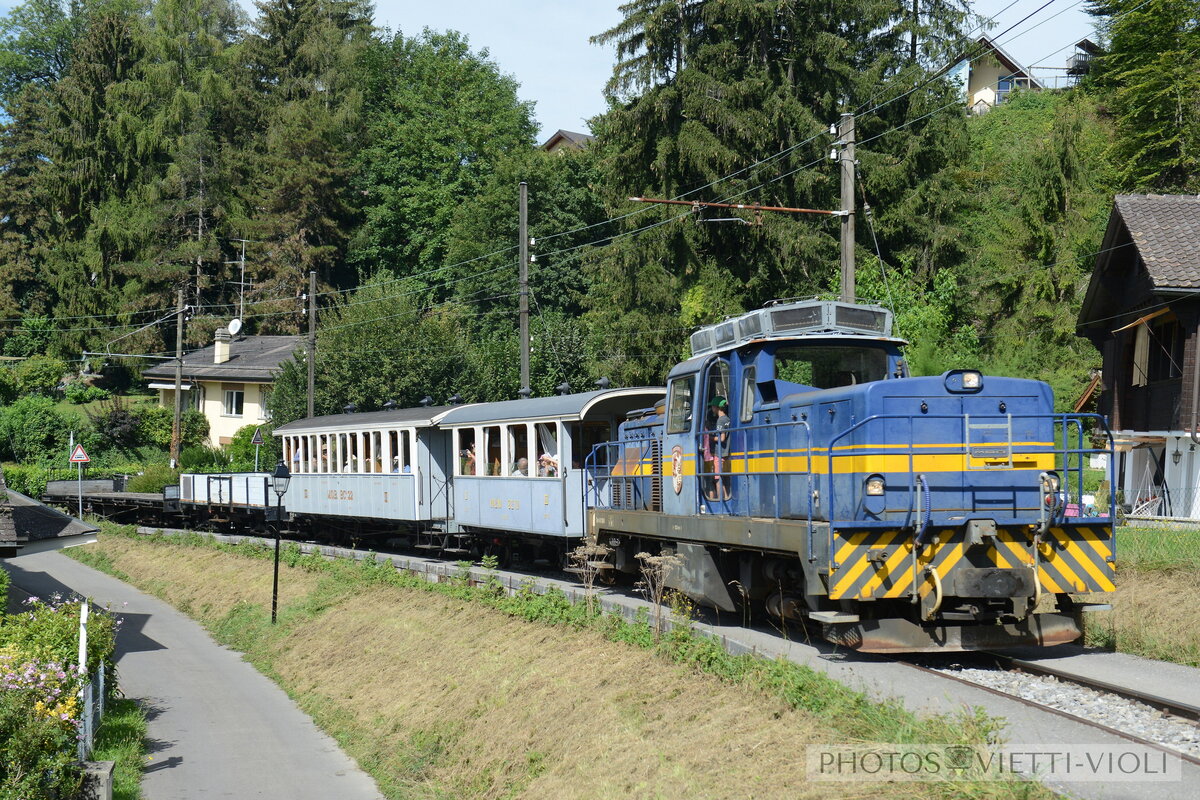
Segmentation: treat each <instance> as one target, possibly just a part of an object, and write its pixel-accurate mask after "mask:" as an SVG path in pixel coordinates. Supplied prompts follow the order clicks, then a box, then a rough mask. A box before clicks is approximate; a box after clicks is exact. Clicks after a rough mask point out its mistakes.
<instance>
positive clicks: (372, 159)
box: [351, 30, 535, 285]
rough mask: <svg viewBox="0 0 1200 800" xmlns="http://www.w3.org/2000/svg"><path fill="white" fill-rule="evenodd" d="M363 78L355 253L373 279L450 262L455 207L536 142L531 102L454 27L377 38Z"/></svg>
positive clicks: (438, 278) (438, 279) (437, 279)
mask: <svg viewBox="0 0 1200 800" xmlns="http://www.w3.org/2000/svg"><path fill="white" fill-rule="evenodd" d="M364 81H365V83H364V91H365V113H366V127H367V142H368V143H367V145H366V147H364V148H363V149H362V150H360V151H359V153H358V159H357V160H358V178H357V188H358V189H359V190H360V191H361V192H362V193H363V196H364V197H365V203H364V208H363V213H364V221H363V226H362V228H361V230H360V231H359V233H358V235H357V236H356V238H355V243H354V247H353V249H352V252H351V260H352V262H353V263H354V264H356V265H357V266H358V268H359V271H360V273H361V274H362V275H363V277H364V278H365V277H366V276H368V275H371V274H373V273H374V272H375V271H377V270H385V271H388V272H391V273H393V274H395V275H399V276H405V275H412V274H415V273H419V272H420V273H424V272H426V271H428V270H430V269H431V268H434V267H439V266H442V264H443V263H444V261H445V256H446V242H447V236H448V234H447V232H448V230H449V229H450V225H451V222H452V220H453V217H454V215H455V211H456V206H457V205H458V204H459V203H460V202H461V201H463V200H465V199H466V198H470V197H473V196H475V195H477V194H478V193H479V192H480V190H481V189H482V188H483V186H484V183H485V181H486V180H487V179H488V176H489V175H490V174H491V173H492V171H493V170H494V165H495V163H496V161H497V160H498V159H499V158H501V157H503V156H504V155H505V154H507V153H510V152H514V151H519V150H522V149H527V148H529V147H530V146H531V145H532V144H533V134H534V131H535V127H534V124H533V120H532V105H531V104H530V103H528V102H522V101H520V100H518V98H517V84H516V81H514V80H513V79H512V78H510V77H508V76H506V75H503V74H501V73H500V70H499V69H498V68H497V66H496V64H495V63H493V62H492V61H491V60H489V58H488V54H487V51H486V50H485V51H482V52H479V53H476V52H473V51H472V50H471V49H470V46H469V44H468V43H467V40H466V38H465V37H463V36H462V35H461V34H458V33H455V32H448V33H434V32H432V31H429V30H426V31H424V32H422V33H421V34H420V35H419V36H417V37H415V38H411V39H410V38H406V37H404V36H402V35H400V34H396V35H394V36H392V37H391V38H390V39H386V38H384V39H381V40H378V41H376V42H374V43H372V46H371V47H370V49H369V50H368V52H367V53H366V54H365V57H364ZM513 189H514V190H515V187H513ZM510 207H511V201H510ZM444 279H445V276H437V275H434V276H431V277H429V278H426V279H425V282H426V285H429V284H436V283H439V282H441V281H443V280H444Z"/></svg>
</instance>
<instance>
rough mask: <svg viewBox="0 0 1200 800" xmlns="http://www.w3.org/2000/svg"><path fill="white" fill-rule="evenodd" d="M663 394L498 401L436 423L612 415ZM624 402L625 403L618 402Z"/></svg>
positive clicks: (637, 390) (644, 391)
mask: <svg viewBox="0 0 1200 800" xmlns="http://www.w3.org/2000/svg"><path fill="white" fill-rule="evenodd" d="M665 394H666V389H663V388H662V387H656V386H639V387H634V388H629V389H600V390H597V391H594V392H579V393H578V394H563V395H557V396H555V397H530V398H527V399H524V400H502V401H500V402H499V403H479V404H478V405H473V406H458V407H456V408H453V409H451V410H450V411H449V412H447V413H446V414H445V416H443V417H442V418H441V419H439V420H438V422H439V424H442V425H448V426H456V425H477V424H479V423H487V422H510V421H513V420H535V419H560V420H566V421H571V420H579V419H583V418H584V417H586V416H587V415H588V413H589V412H590V411H592V410H593V409H595V408H596V407H597V406H599V405H601V404H604V405H613V406H615V407H616V408H614V410H613V413H618V414H624V413H625V412H626V411H628V410H630V409H631V408H639V407H643V406H644V405H645V404H646V399H647V398H648V397H654V398H658V397H662V396H664V395H665ZM624 399H627V400H628V402H625V403H621V402H619V401H621V400H624Z"/></svg>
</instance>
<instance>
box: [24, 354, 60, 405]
mask: <svg viewBox="0 0 1200 800" xmlns="http://www.w3.org/2000/svg"><path fill="white" fill-rule="evenodd" d="M66 372H67V365H66V364H65V363H63V362H62V361H61V360H59V359H57V358H49V357H48V356H30V357H29V358H27V359H25V360H24V361H22V362H21V363H20V364H18V365H17V367H16V373H17V385H18V386H20V388H21V392H22V393H23V394H40V395H41V396H43V397H53V396H55V395H56V394H58V384H59V383H61V382H62V379H63V375H65V374H66Z"/></svg>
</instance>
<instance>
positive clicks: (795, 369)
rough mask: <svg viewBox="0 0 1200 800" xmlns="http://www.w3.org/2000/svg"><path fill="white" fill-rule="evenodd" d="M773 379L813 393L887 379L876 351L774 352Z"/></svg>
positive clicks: (804, 348)
mask: <svg viewBox="0 0 1200 800" xmlns="http://www.w3.org/2000/svg"><path fill="white" fill-rule="evenodd" d="M775 377H776V378H778V379H779V380H782V381H788V382H789V383H798V384H800V385H801V386H812V387H813V388H816V389H836V388H837V387H839V386H854V385H855V384H859V383H869V382H871V381H881V380H883V379H884V378H886V377H887V353H886V352H885V351H883V350H881V349H879V348H877V347H846V346H839V345H825V346H812V345H792V346H787V347H780V348H779V349H778V350H776V351H775Z"/></svg>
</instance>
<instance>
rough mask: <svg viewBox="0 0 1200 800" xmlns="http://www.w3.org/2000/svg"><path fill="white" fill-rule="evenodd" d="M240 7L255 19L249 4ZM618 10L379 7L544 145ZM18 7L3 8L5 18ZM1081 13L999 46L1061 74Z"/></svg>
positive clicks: (1007, 19)
mask: <svg viewBox="0 0 1200 800" xmlns="http://www.w3.org/2000/svg"><path fill="white" fill-rule="evenodd" d="M241 2H242V5H243V6H245V7H246V8H247V9H248V10H249V11H250V12H251V13H253V4H252V2H250V0H241ZM1045 2H1046V0H1015V2H1013V0H976V2H975V9H976V11H977V12H979V13H980V14H984V15H988V16H994V17H995V18H996V23H997V24H996V26H995V27H993V28H992V33H993V34H995V33H999V32H1000V31H1003V30H1005V29H1006V28H1008V26H1010V25H1012V24H1013V23H1016V22H1017V21H1018V20H1020V19H1022V18H1023V17H1025V16H1026V15H1027V14H1030V13H1033V12H1034V11H1036V10H1037V9H1039V8H1040V7H1041V6H1042V5H1043V4H1045ZM619 4H620V0H506V1H505V2H498V0H433V2H429V0H425V2H413V0H377V1H376V14H375V19H376V24H378V25H380V26H381V27H388V28H391V29H393V30H399V31H402V32H403V33H405V34H407V35H412V34H416V33H419V32H420V30H421V29H422V28H425V27H429V28H434V29H436V30H446V29H454V30H458V31H462V32H463V33H465V34H467V36H468V37H469V39H470V42H471V46H472V47H473V48H474V49H476V50H479V49H482V48H487V50H488V51H489V53H490V54H491V57H492V59H493V60H494V61H495V62H496V63H497V64H498V65H499V67H500V69H501V70H502V71H503V72H505V73H507V74H509V75H512V76H513V77H514V78H516V79H517V81H518V82H519V83H520V84H521V98H522V99H523V100H533V101H534V102H535V103H536V104H537V105H536V108H535V113H536V116H537V120H538V123H539V124H540V125H541V133H540V137H541V139H542V140H545V139H546V138H548V137H549V136H550V134H552V133H554V131H556V130H558V129H559V128H565V129H567V130H576V131H586V130H587V125H586V122H585V120H587V119H588V118H590V117H592V116H594V115H596V114H599V113H600V112H602V111H604V95H603V89H604V84H605V82H606V81H607V80H608V77H609V74H610V73H611V71H612V63H613V52H612V49H611V48H609V47H597V46H595V45H592V44H589V43H588V37H590V36H593V35H595V34H597V33H599V32H601V31H603V30H606V29H607V28H610V27H612V26H613V25H614V24H615V23H616V22H617V21H618V20H619V19H620V13H619V12H618V11H617V7H618V5H619ZM12 5H14V4H13V3H12V2H10V1H8V0H5V1H4V2H0V13H7V11H8V9H9V8H10V7H11V6H12ZM1010 5H1011V8H1008V9H1007V10H1004V9H1005V7H1006V6H1010ZM1083 6H1084V0H1050V4H1049V5H1048V6H1047V7H1046V8H1045V10H1042V11H1039V12H1038V13H1036V14H1035V15H1034V16H1033V17H1031V18H1030V19H1029V20H1028V21H1027V22H1024V23H1022V24H1021V25H1019V26H1017V27H1016V28H1014V29H1013V30H1012V31H1011V32H1010V33H1007V34H1005V35H1004V36H1002V37H1000V40H999V43H1000V45H1001V46H1002V47H1003V48H1004V49H1005V50H1007V51H1008V53H1009V54H1010V55H1011V56H1013V57H1014V58H1016V59H1017V61H1019V62H1021V63H1022V64H1024V65H1025V66H1027V67H1033V66H1036V65H1042V64H1045V65H1048V66H1061V65H1062V64H1063V63H1064V62H1065V60H1066V57H1067V55H1068V54H1069V52H1070V48H1069V47H1068V48H1067V49H1066V50H1064V51H1062V52H1060V53H1058V54H1056V55H1051V53H1053V52H1054V51H1055V50H1057V49H1059V48H1060V47H1063V46H1066V45H1070V44H1073V43H1074V42H1076V41H1078V40H1079V39H1081V38H1083V37H1085V36H1090V35H1091V30H1092V28H1091V18H1090V17H1088V16H1087V14H1085V13H1084V11H1083ZM1059 12H1062V13H1061V14H1060V13H1059ZM1055 15H1057V16H1055ZM1035 72H1037V70H1035ZM1049 74H1053V73H1052V72H1051V73H1049Z"/></svg>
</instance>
